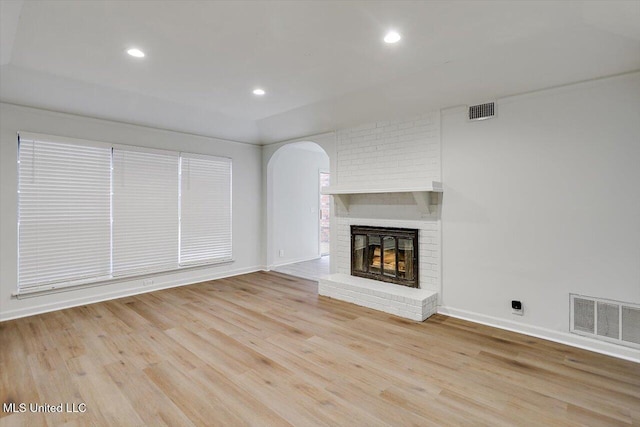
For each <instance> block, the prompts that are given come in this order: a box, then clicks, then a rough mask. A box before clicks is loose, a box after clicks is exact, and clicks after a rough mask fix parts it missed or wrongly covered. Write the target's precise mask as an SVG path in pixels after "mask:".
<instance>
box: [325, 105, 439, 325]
mask: <svg viewBox="0 0 640 427" xmlns="http://www.w3.org/2000/svg"><path fill="white" fill-rule="evenodd" d="M331 181H332V182H331V184H332V186H339V187H341V188H353V189H360V190H361V189H366V188H374V187H381V188H385V187H386V188H392V187H398V188H400V187H405V188H407V187H409V188H410V187H419V186H421V185H426V184H429V183H430V182H431V181H441V168H440V113H439V112H432V113H428V114H423V115H421V116H418V117H413V118H409V119H404V120H397V121H392V122H377V123H369V124H366V125H362V126H359V127H357V128H351V129H344V130H341V131H338V132H337V143H336V170H335V171H334V174H333V175H332V177H331ZM439 202H440V200H438V198H435V199H432V201H431V203H432V209H431V212H432V213H431V214H425V213H422V212H420V211H419V209H417V206H416V205H415V201H413V200H412V196H410V195H407V194H403V193H385V194H361V195H354V196H352V197H351V199H350V207H349V212H346V211H342V210H337V209H334V211H333V213H334V218H333V222H332V227H334V228H335V234H333V236H334V239H335V242H334V246H333V251H334V252H333V253H332V263H334V265H335V266H336V268H335V270H334V271H335V272H336V273H337V276H340V275H349V274H350V273H351V266H350V257H351V236H350V232H351V231H350V226H351V225H369V226H381V227H400V228H414V229H418V230H419V235H418V238H419V241H420V247H419V281H420V288H421V289H422V290H425V291H431V292H434V293H437V294H440V293H441V277H440V275H441V231H440V226H441V225H440V213H439V212H440V209H439V205H438V203H439ZM434 204H435V205H434ZM336 208H337V207H336ZM365 280H366V279H365ZM375 283H380V282H375ZM343 285H344V287H345V289H342V290H341V289H340V286H341V285H340V283H338V282H334V283H325V284H324V285H323V289H324V290H325V293H324V295H328V296H332V297H334V298H339V299H344V300H347V301H351V302H354V303H356V304H360V305H365V306H367V307H372V308H378V307H386V309H383V311H387V312H392V313H394V314H398V315H404V316H405V317H409V318H416V314H415V313H414V314H409V313H408V312H407V310H406V309H405V308H402V307H400V306H399V305H398V304H396V303H389V304H384V303H376V304H377V305H376V304H373V302H372V301H369V299H370V297H368V296H367V294H366V292H361V291H355V290H354V289H349V284H348V283H344V284H343ZM391 286H395V285H391ZM378 297H380V296H378ZM382 298H385V297H384V296H382ZM389 298H391V299H393V297H389ZM437 298H438V295H434V296H433V297H432V298H431V297H430V298H429V307H428V308H427V309H425V310H426V311H425V313H429V315H430V314H432V313H433V312H435V304H436V301H437ZM374 302H375V301H374ZM378 309H382V308H378ZM394 310H395V311H394Z"/></svg>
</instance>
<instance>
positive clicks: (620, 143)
mask: <svg viewBox="0 0 640 427" xmlns="http://www.w3.org/2000/svg"><path fill="white" fill-rule="evenodd" d="M465 114H466V109H465V108H462V107H461V108H454V109H450V110H446V111H444V112H443V114H442V164H443V183H444V195H443V199H444V200H443V208H442V223H443V230H442V234H443V282H444V284H443V287H444V289H443V305H444V306H445V311H446V309H451V310H450V311H448V312H450V313H452V314H457V315H462V317H467V318H470V319H475V320H480V321H487V322H488V323H494V324H501V325H503V326H508V327H513V328H515V329H518V330H529V331H533V332H537V333H538V334H542V335H548V336H552V335H553V334H554V333H556V332H561V333H565V332H568V331H569V293H578V294H583V295H588V296H595V297H603V298H610V299H615V300H620V301H628V302H634V303H640V73H635V74H631V75H625V76H618V77H614V78H609V79H604V80H598V81H592V82H587V83H581V84H575V85H572V86H567V87H562V88H556V89H550V90H545V91H540V92H536V93H531V94H525V95H521V96H514V97H510V98H505V99H500V100H498V102H497V117H496V118H493V119H490V120H486V121H480V122H469V121H467V119H466V116H465ZM512 299H518V300H522V302H523V304H524V316H522V317H520V316H516V315H512V314H511V307H510V301H511V300H512Z"/></svg>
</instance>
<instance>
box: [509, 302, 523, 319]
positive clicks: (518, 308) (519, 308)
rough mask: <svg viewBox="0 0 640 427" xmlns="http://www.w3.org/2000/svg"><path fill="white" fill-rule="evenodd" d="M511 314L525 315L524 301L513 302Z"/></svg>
mask: <svg viewBox="0 0 640 427" xmlns="http://www.w3.org/2000/svg"><path fill="white" fill-rule="evenodd" d="M511 313H513V314H516V315H518V316H522V315H524V306H523V305H522V301H516V300H513V301H511Z"/></svg>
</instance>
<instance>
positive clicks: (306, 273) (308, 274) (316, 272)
mask: <svg viewBox="0 0 640 427" xmlns="http://www.w3.org/2000/svg"><path fill="white" fill-rule="evenodd" d="M329 267H330V264H329V255H325V256H323V257H320V258H318V259H312V260H311V261H302V262H296V263H293V264H287V265H282V266H280V267H278V268H276V269H275V271H276V272H278V273H284V274H288V275H289V276H295V277H301V278H303V279H309V280H318V279H320V278H321V277H323V276H327V275H329V273H330V271H329V270H330V269H329Z"/></svg>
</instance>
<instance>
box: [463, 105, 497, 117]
mask: <svg viewBox="0 0 640 427" xmlns="http://www.w3.org/2000/svg"><path fill="white" fill-rule="evenodd" d="M495 115H496V105H495V102H488V103H486V104H479V105H472V106H470V107H469V120H486V119H490V118H491V117H494V116H495Z"/></svg>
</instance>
